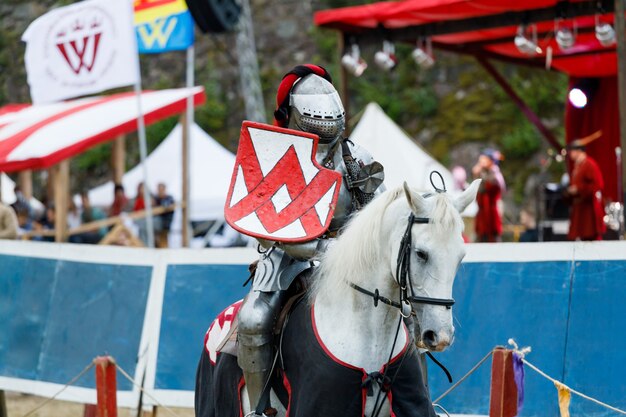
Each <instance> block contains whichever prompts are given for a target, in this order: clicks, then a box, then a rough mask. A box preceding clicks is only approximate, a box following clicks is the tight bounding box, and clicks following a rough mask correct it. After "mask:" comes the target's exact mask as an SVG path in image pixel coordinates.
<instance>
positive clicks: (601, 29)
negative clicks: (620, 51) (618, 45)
mask: <svg viewBox="0 0 626 417" xmlns="http://www.w3.org/2000/svg"><path fill="white" fill-rule="evenodd" d="M596 39H597V40H598V42H600V45H602V46H611V45H613V44H614V43H615V29H613V26H611V25H610V24H608V23H606V22H601V21H600V15H596Z"/></svg>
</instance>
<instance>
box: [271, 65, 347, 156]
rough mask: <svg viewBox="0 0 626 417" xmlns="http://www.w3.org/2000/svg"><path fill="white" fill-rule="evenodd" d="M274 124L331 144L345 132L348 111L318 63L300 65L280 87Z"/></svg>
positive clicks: (326, 73)
mask: <svg viewBox="0 0 626 417" xmlns="http://www.w3.org/2000/svg"><path fill="white" fill-rule="evenodd" d="M276 105H277V108H276V111H275V112H274V119H275V121H274V124H275V125H277V126H282V127H289V128H290V129H296V130H301V131H303V132H308V133H313V134H316V135H318V136H319V138H320V143H321V144H329V143H332V142H334V141H335V140H336V139H338V138H339V137H340V136H341V134H342V133H343V131H344V129H345V126H346V121H345V116H346V113H345V111H344V109H343V104H342V103H341V99H340V98H339V94H338V93H337V90H335V87H333V85H332V79H331V77H330V74H328V72H327V71H326V70H325V69H324V68H322V67H320V66H317V65H311V64H306V65H298V66H297V67H295V68H294V69H293V70H291V71H290V72H288V73H287V74H286V75H285V76H284V77H283V81H282V82H281V84H280V86H279V87H278V94H277V96H276Z"/></svg>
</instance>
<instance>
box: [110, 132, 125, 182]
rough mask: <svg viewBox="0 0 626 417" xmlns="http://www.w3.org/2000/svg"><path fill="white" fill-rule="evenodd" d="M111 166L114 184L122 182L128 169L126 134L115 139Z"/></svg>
mask: <svg viewBox="0 0 626 417" xmlns="http://www.w3.org/2000/svg"><path fill="white" fill-rule="evenodd" d="M111 168H112V172H113V178H111V179H112V180H113V183H114V184H121V183H122V178H123V177H124V172H125V171H126V136H125V135H120V136H118V137H117V138H115V140H113V147H112V149H111Z"/></svg>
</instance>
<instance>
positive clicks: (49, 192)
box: [46, 167, 54, 204]
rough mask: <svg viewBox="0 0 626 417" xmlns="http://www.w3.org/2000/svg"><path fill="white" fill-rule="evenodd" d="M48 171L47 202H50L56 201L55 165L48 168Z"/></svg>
mask: <svg viewBox="0 0 626 417" xmlns="http://www.w3.org/2000/svg"><path fill="white" fill-rule="evenodd" d="M46 172H47V173H48V175H47V177H46V199H47V200H46V204H50V203H52V202H53V201H54V167H51V168H48V169H47V170H46Z"/></svg>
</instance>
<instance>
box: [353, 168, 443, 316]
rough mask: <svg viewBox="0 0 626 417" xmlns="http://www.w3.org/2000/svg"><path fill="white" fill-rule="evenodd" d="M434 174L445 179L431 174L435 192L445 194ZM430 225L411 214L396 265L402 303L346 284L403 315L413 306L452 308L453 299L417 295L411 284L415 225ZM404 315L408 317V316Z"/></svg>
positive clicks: (375, 292) (428, 220) (434, 172)
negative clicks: (435, 180) (396, 309)
mask: <svg viewBox="0 0 626 417" xmlns="http://www.w3.org/2000/svg"><path fill="white" fill-rule="evenodd" d="M433 174H437V175H439V177H440V178H441V182H442V183H443V177H441V174H440V173H439V172H437V171H433V172H431V173H430V183H431V184H432V185H433V187H434V188H435V191H436V192H437V193H442V192H445V191H446V188H445V184H444V185H443V189H440V188H438V187H436V186H435V184H434V183H433V178H432V177H433ZM431 196H433V194H425V195H424V196H423V197H424V198H428V197H431ZM428 223H430V218H428V217H416V216H415V214H414V213H413V212H412V211H411V214H409V219H408V224H407V227H406V231H405V232H404V235H402V240H400V249H399V250H398V260H397V263H396V280H397V282H398V285H400V302H396V301H393V300H391V299H389V298H387V297H383V296H381V295H380V294H379V292H378V289H375V290H374V292H372V291H369V290H367V289H365V288H363V287H361V286H359V285H357V284H355V283H353V282H350V281H346V283H347V284H348V285H349V286H350V287H352V288H354V289H355V290H357V291H358V292H360V293H363V294H365V295H369V296H370V297H372V298H373V299H374V307H377V306H378V302H379V301H380V302H382V303H384V304H387V305H390V306H392V307H396V308H398V309H400V311H401V312H402V313H404V312H405V310H406V308H407V306H408V307H410V305H411V304H429V305H436V306H444V307H446V308H447V309H450V308H452V306H453V305H454V299H452V298H434V297H424V296H420V295H415V290H414V289H413V283H412V282H411V251H412V246H413V245H412V244H411V242H412V230H413V225H414V224H428ZM409 289H410V290H411V295H409ZM403 307H404V308H403ZM403 315H404V316H406V314H403Z"/></svg>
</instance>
